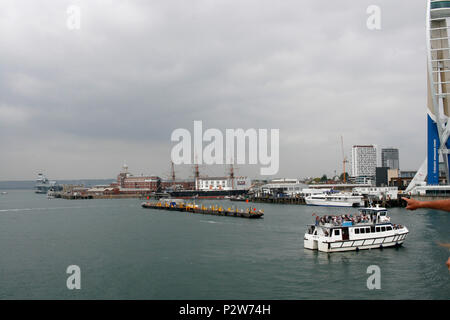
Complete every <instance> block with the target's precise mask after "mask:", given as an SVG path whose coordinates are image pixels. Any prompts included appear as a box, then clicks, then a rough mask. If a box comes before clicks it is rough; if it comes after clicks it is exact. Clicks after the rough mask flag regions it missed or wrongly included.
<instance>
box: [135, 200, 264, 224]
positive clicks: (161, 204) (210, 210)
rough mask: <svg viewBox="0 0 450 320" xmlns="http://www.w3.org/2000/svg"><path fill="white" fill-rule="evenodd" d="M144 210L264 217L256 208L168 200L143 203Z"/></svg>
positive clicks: (262, 212)
mask: <svg viewBox="0 0 450 320" xmlns="http://www.w3.org/2000/svg"><path fill="white" fill-rule="evenodd" d="M142 207H143V208H147V209H157V210H168V211H180V212H188V213H189V212H190V213H198V214H208V215H214V216H227V217H238V218H248V219H258V218H262V216H263V215H264V211H263V210H256V208H247V209H238V208H223V207H220V206H217V205H211V206H205V205H203V204H199V205H198V204H194V203H185V202H181V201H174V200H166V201H164V200H163V201H157V202H150V201H147V202H143V203H142Z"/></svg>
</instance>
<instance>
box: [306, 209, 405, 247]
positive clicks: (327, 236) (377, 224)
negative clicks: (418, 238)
mask: <svg viewBox="0 0 450 320" xmlns="http://www.w3.org/2000/svg"><path fill="white" fill-rule="evenodd" d="M408 233H409V231H408V229H407V228H406V227H405V226H401V225H396V224H392V223H391V222H390V218H389V217H388V216H387V210H386V208H381V207H378V206H377V207H370V208H362V209H360V210H359V214H357V215H356V216H353V215H350V216H349V215H340V216H330V215H327V216H323V217H319V216H316V224H315V225H310V226H308V229H307V231H306V233H305V237H304V247H305V248H307V249H311V250H319V251H322V252H337V251H351V250H360V249H374V248H384V247H392V246H400V245H401V244H402V243H403V242H404V241H405V238H406V236H407V235H408Z"/></svg>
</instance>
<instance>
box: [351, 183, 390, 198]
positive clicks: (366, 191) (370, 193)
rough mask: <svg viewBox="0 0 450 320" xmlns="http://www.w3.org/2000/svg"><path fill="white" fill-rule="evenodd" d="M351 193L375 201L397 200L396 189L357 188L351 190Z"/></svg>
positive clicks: (385, 187)
mask: <svg viewBox="0 0 450 320" xmlns="http://www.w3.org/2000/svg"><path fill="white" fill-rule="evenodd" d="M353 193H355V194H360V195H363V196H366V197H371V198H375V199H376V200H383V199H390V200H397V198H398V187H387V186H384V187H357V188H353Z"/></svg>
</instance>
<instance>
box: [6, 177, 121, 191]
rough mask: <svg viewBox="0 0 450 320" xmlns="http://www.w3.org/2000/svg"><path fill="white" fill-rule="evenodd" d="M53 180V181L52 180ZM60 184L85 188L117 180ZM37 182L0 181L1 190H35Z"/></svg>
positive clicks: (85, 180) (72, 181)
mask: <svg viewBox="0 0 450 320" xmlns="http://www.w3.org/2000/svg"><path fill="white" fill-rule="evenodd" d="M50 180H52V179H50ZM55 181H56V182H57V183H58V184H76V185H79V184H82V185H84V186H87V187H89V186H95V185H103V184H108V185H109V184H110V183H112V182H114V181H115V179H74V180H55ZM35 184H36V181H34V180H22V181H0V190H30V189H34V185H35Z"/></svg>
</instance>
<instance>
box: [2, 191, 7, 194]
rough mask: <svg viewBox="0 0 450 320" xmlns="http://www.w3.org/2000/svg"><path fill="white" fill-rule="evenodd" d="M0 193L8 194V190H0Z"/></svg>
mask: <svg viewBox="0 0 450 320" xmlns="http://www.w3.org/2000/svg"><path fill="white" fill-rule="evenodd" d="M0 194H8V192H6V191H2V192H0Z"/></svg>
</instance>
